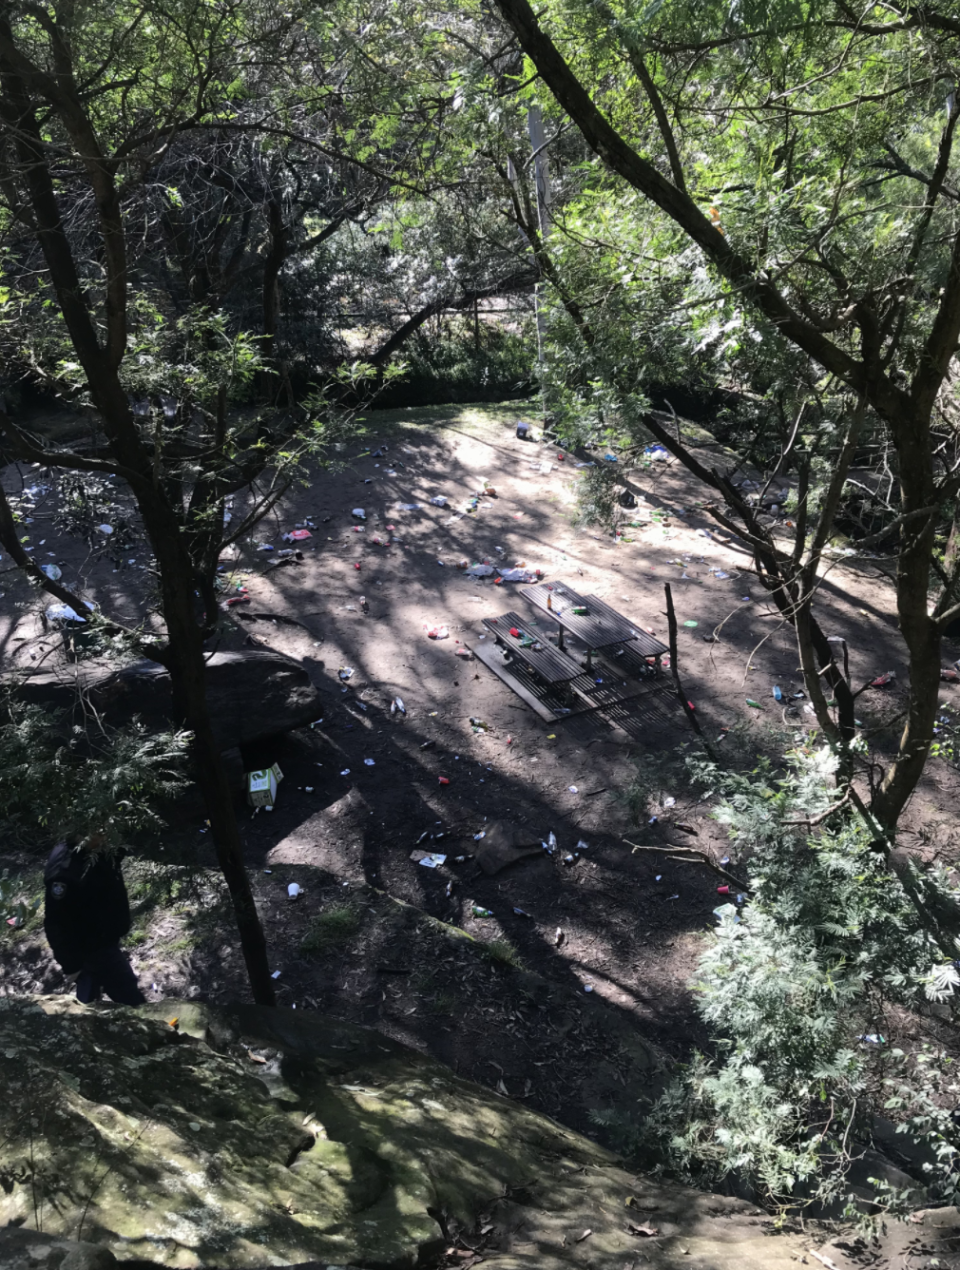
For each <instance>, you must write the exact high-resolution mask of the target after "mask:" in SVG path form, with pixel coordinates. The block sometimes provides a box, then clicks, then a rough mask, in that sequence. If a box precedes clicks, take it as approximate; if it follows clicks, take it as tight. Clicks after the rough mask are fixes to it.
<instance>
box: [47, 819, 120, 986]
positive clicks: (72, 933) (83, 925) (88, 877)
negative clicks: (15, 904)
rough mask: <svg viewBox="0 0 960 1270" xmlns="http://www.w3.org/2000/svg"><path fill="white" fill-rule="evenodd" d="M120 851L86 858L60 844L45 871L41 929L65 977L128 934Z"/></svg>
mask: <svg viewBox="0 0 960 1270" xmlns="http://www.w3.org/2000/svg"><path fill="white" fill-rule="evenodd" d="M125 854H126V853H125V852H124V851H117V852H112V853H111V854H109V855H107V854H96V855H90V854H88V852H86V851H84V850H83V849H82V848H81V849H78V848H76V847H71V846H68V845H67V843H66V842H58V843H57V845H56V846H55V847H54V848H53V850H52V851H51V852H50V856H49V858H48V860H47V865H46V868H45V869H44V872H43V881H44V911H43V929H44V930H45V931H46V933H47V939H48V940H49V941H50V947H51V948H52V949H53V955H54V957H56V959H57V961H58V962H59V963H60V966H61V968H62V969H63V972H64V974H68V975H72V974H75V973H76V972H77V971H78V970H80V969H81V967H82V966H83V963H84V962H85V961H86V960H87V958H88V957H89V956H91V954H93V953H95V952H98V951H99V950H100V949H101V948H107V947H109V946H110V945H111V944H116V943H117V942H118V941H119V940H121V939H122V938H123V937H124V935H126V933H127V932H128V931H129V929H130V902H129V900H128V899H127V888H126V886H125V885H124V882H123V874H122V873H121V871H120V861H121V860H122V859H123V856H124V855H125Z"/></svg>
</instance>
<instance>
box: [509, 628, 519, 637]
mask: <svg viewBox="0 0 960 1270" xmlns="http://www.w3.org/2000/svg"><path fill="white" fill-rule="evenodd" d="M510 634H511V635H512V636H513V638H514V639H519V638H520V632H519V631H518V630H517V628H516V627H515V626H511V627H510Z"/></svg>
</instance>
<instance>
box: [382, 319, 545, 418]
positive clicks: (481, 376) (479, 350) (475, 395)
mask: <svg viewBox="0 0 960 1270" xmlns="http://www.w3.org/2000/svg"><path fill="white" fill-rule="evenodd" d="M403 358H404V361H405V363H406V371H405V374H404V376H403V378H402V380H398V382H396V383H395V384H392V385H389V386H388V387H386V388H385V389H384V391H383V392H382V393H381V394H380V395H379V396H378V398H377V409H378V410H379V409H382V408H389V407H400V406H429V405H435V404H444V403H447V402H455V401H501V400H503V398H505V397H511V398H513V397H522V396H526V395H528V394H529V393H531V392H533V388H534V380H533V368H534V362H535V360H536V333H535V332H532V333H531V332H529V331H527V332H521V333H520V334H516V333H514V332H512V331H506V330H504V329H503V328H502V327H499V326H489V325H487V324H486V323H482V324H481V326H480V340H479V343H478V342H477V340H476V338H475V336H474V333H473V331H472V330H471V329H470V327H469V325H468V324H467V323H466V321H464V320H462V319H461V320H459V321H457V322H455V323H453V324H445V330H444V333H443V335H442V336H441V337H440V338H439V339H437V338H433V339H431V338H429V337H428V336H427V335H425V334H421V335H420V336H419V337H418V338H417V339H415V340H413V341H412V342H411V343H410V344H409V345H408V346H407V347H405V348H404V350H403Z"/></svg>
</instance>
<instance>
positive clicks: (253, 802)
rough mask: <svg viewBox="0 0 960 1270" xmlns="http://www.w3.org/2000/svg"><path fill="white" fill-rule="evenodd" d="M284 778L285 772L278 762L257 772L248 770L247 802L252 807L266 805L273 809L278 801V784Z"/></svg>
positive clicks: (270, 809)
mask: <svg viewBox="0 0 960 1270" xmlns="http://www.w3.org/2000/svg"><path fill="white" fill-rule="evenodd" d="M282 780H283V772H281V771H280V768H279V766H278V765H277V764H276V763H274V764H273V766H272V767H266V768H261V769H260V771H257V772H248V773H247V802H248V803H249V804H250V806H251V807H265V808H267V810H269V811H272V810H273V804H274V803H275V802H276V801H277V786H278V785H279V784H280V782H281V781H282Z"/></svg>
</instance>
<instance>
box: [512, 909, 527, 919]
mask: <svg viewBox="0 0 960 1270" xmlns="http://www.w3.org/2000/svg"><path fill="white" fill-rule="evenodd" d="M513 911H514V912H515V913H516V915H517V916H518V917H529V916H530V914H529V913H528V912H527V910H526V909H524V908H515V909H514V910H513Z"/></svg>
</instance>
